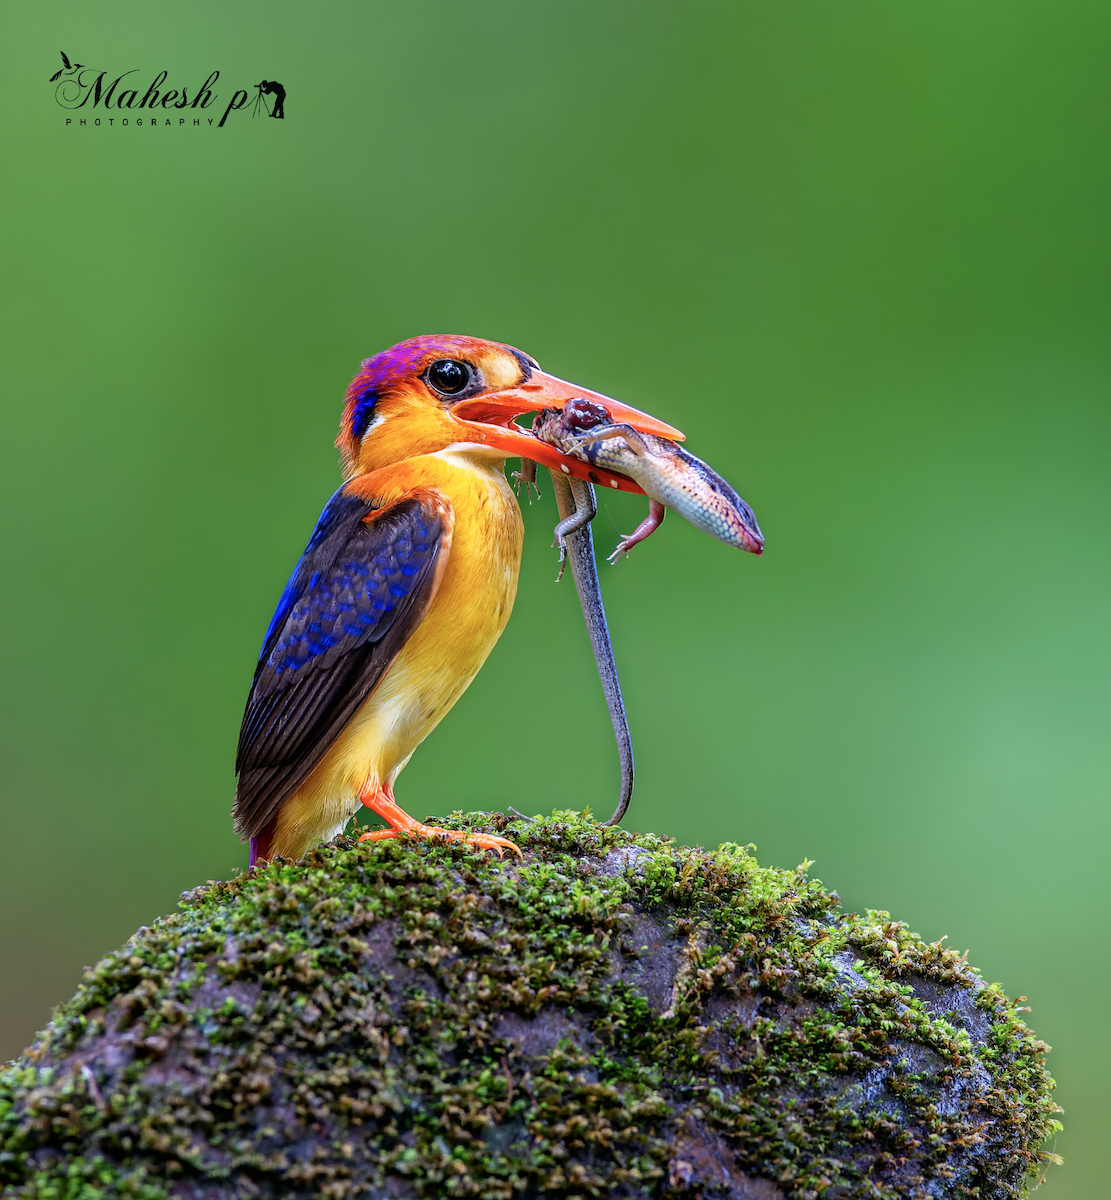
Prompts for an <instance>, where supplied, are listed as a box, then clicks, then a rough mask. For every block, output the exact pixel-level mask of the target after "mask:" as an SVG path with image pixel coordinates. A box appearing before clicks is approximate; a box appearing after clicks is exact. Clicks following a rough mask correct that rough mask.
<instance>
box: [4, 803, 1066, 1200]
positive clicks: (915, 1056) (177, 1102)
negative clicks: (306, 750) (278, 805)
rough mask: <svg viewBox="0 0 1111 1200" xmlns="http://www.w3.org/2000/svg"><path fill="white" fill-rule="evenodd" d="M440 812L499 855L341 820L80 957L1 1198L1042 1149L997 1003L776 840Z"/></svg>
mask: <svg viewBox="0 0 1111 1200" xmlns="http://www.w3.org/2000/svg"><path fill="white" fill-rule="evenodd" d="M483 822H485V823H483ZM448 823H449V824H451V823H452V822H448ZM454 824H455V826H456V827H460V828H462V827H469V828H485V829H487V830H491V829H496V830H498V831H502V832H504V831H506V830H507V829H508V831H509V836H512V837H514V838H515V839H516V840H517V841H518V842H519V843H520V844H521V846H522V848H523V849H524V851H525V858H524V860H523V861H520V862H519V861H516V860H512V861H511V860H508V859H507V860H504V861H499V860H498V859H497V858H494V857H492V856H490V855H487V854H482V853H475V852H472V851H471V850H469V849H467V848H465V847H461V846H459V845H444V844H442V843H437V844H412V843H409V842H407V841H392V842H378V843H368V844H364V845H361V846H355V845H353V844H352V843H351V842H350V841H348V840H346V839H342V838H341V839H338V840H337V842H335V843H334V844H333V845H331V846H329V847H324V848H321V849H320V850H318V851H316V852H314V853H313V854H311V855H310V856H309V857H308V858H307V859H306V860H304V861H303V862H299V863H284V862H280V861H279V862H278V863H275V864H271V865H268V866H266V867H264V868H263V869H262V870H259V871H256V872H255V873H253V874H250V875H247V876H243V877H241V878H239V879H236V880H234V881H232V882H229V883H214V884H210V885H208V886H207V887H204V888H199V889H197V890H196V891H195V892H192V893H188V894H187V895H186V896H185V897H183V910H182V911H181V912H180V913H178V914H175V915H173V916H170V917H167V918H165V919H164V920H162V921H159V922H158V923H157V924H156V925H155V926H154V927H152V928H149V929H146V928H144V929H141V930H140V931H139V932H138V933H137V934H136V935H135V936H134V937H133V938H132V939H131V941H130V942H129V943H128V944H127V946H126V947H124V948H123V949H122V950H121V951H119V952H118V953H116V954H112V955H109V956H108V957H107V958H105V959H104V960H103V961H102V962H101V963H99V964H98V965H97V966H96V967H95V968H93V969H91V970H90V971H88V972H87V974H86V977H85V982H84V984H83V985H82V987H81V988H80V989H79V991H78V993H77V995H76V996H75V997H74V999H73V1000H71V1001H70V1002H69V1003H68V1004H66V1005H65V1006H63V1007H62V1008H61V1009H60V1010H59V1011H58V1013H57V1014H56V1015H55V1017H54V1020H53V1021H52V1023H51V1025H50V1026H49V1027H48V1029H47V1030H46V1031H45V1032H44V1033H43V1034H42V1035H40V1037H39V1039H38V1040H37V1041H36V1042H35V1044H34V1045H33V1046H32V1047H31V1049H30V1050H29V1051H28V1052H27V1053H26V1054H25V1055H24V1056H23V1057H22V1058H21V1059H19V1060H17V1062H15V1063H13V1064H12V1065H11V1066H10V1067H9V1068H8V1069H7V1071H6V1072H5V1073H4V1074H3V1076H0V1184H2V1185H3V1186H4V1188H5V1191H4V1195H5V1196H28V1197H30V1196H35V1197H42V1198H44V1200H45V1197H48V1196H49V1197H51V1198H56V1200H92V1198H93V1197H99V1196H117V1195H118V1196H125V1195H131V1196H140V1197H149V1198H150V1200H155V1198H161V1197H166V1196H173V1197H181V1198H183V1200H184V1198H190V1200H193V1198H195V1200H223V1198H225V1197H279V1196H281V1197H300V1196H304V1197H310V1196H336V1197H341V1196H369V1197H428V1196H435V1197H441V1196H480V1197H491V1198H495V1197H496V1198H500V1197H504V1198H506V1200H508V1198H509V1197H529V1196H534V1197H547V1196H559V1197H567V1198H571V1197H583V1198H585V1197H621V1196H629V1197H632V1196H645V1197H647V1196H652V1197H657V1196H658V1197H680V1196H684V1197H696V1196H702V1197H707V1198H708V1197H712V1196H721V1197H734V1198H743V1200H809V1198H811V1197H818V1196H821V1197H822V1198H823V1200H833V1198H835V1197H836V1198H847V1197H873V1198H880V1197H911V1198H915V1197H923V1198H924V1197H934V1198H937V1197H950V1196H952V1197H957V1196H968V1197H972V1196H975V1197H979V1198H980V1200H996V1198H1002V1197H1013V1196H1018V1195H1020V1194H1022V1192H1023V1190H1024V1187H1025V1184H1026V1182H1027V1181H1028V1180H1029V1178H1030V1177H1031V1173H1032V1172H1036V1171H1037V1170H1038V1169H1039V1162H1040V1158H1041V1157H1046V1156H1040V1155H1039V1147H1040V1146H1041V1144H1042V1142H1043V1141H1044V1139H1045V1137H1046V1136H1047V1135H1048V1134H1049V1133H1051V1132H1052V1130H1053V1129H1054V1127H1055V1126H1056V1122H1055V1121H1054V1119H1053V1114H1054V1113H1055V1112H1056V1111H1057V1110H1056V1106H1055V1105H1054V1104H1053V1101H1052V1098H1051V1091H1052V1086H1053V1084H1052V1080H1051V1079H1050V1078H1049V1076H1048V1075H1047V1074H1046V1071H1045V1068H1044V1065H1043V1061H1042V1055H1043V1052H1044V1051H1045V1050H1046V1049H1047V1047H1046V1046H1045V1045H1044V1044H1043V1043H1041V1042H1038V1041H1037V1040H1036V1039H1035V1038H1034V1036H1033V1034H1032V1033H1031V1032H1030V1031H1029V1029H1027V1028H1026V1026H1025V1025H1024V1024H1023V1023H1022V1021H1021V1020H1020V1019H1019V1018H1018V1016H1017V1015H1016V1010H1015V1006H1014V1005H1013V1004H1012V1003H1011V1002H1010V1001H1009V1000H1008V999H1007V998H1006V996H1005V995H1004V994H1003V993H1002V991H1001V990H1000V989H999V988H998V987H996V986H993V985H987V984H985V983H984V982H983V980H982V979H981V978H980V977H979V976H978V975H977V974H976V973H975V972H974V971H972V970H970V969H969V968H968V967H967V966H966V964H965V962H964V960H963V958H961V957H960V956H958V955H957V954H956V953H955V952H953V951H951V950H947V949H945V948H943V947H942V946H941V944H940V943H935V944H932V945H927V944H925V943H923V942H922V941H921V940H920V939H919V938H918V937H917V936H916V935H914V934H912V933H910V932H909V931H908V930H907V928H906V927H905V926H904V925H902V924H900V923H898V922H894V921H892V920H891V918H890V917H889V915H888V914H887V913H877V912H872V913H867V914H865V915H863V916H858V915H855V914H850V913H845V912H843V911H841V909H840V908H839V905H838V900H837V897H836V896H835V895H833V894H831V893H830V892H828V891H825V890H824V889H823V888H822V887H821V885H820V884H819V883H817V882H815V881H812V880H810V879H808V878H807V875H806V870H805V865H804V867H800V868H799V869H798V870H796V871H780V870H775V869H769V868H762V867H760V866H759V865H758V864H757V863H756V861H755V860H754V859H753V858H752V857H751V856H750V855H749V854H748V853H747V851H746V849H744V848H742V847H740V846H735V845H725V846H723V847H721V848H719V849H718V850H717V851H715V852H713V853H709V852H706V851H703V850H696V849H689V848H685V847H681V846H677V845H675V844H674V843H672V842H669V841H665V840H663V839H660V838H657V837H653V836H643V835H642V836H633V835H631V834H629V833H626V832H624V831H622V830H612V829H601V828H599V827H597V826H595V825H594V824H593V823H592V822H590V821H587V820H584V819H582V818H581V817H580V816H578V815H577V814H573V813H563V814H556V816H555V817H554V818H551V819H549V820H547V821H545V822H543V823H536V824H531V825H526V824H525V823H524V822H521V821H513V822H506V821H505V819H504V818H501V817H500V816H498V817H496V818H494V819H493V820H492V823H491V819H490V818H482V817H480V816H479V817H474V816H472V817H460V816H456V818H455V819H454Z"/></svg>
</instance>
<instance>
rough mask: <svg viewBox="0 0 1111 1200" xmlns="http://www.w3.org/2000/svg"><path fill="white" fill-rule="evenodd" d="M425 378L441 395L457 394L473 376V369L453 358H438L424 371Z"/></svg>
mask: <svg viewBox="0 0 1111 1200" xmlns="http://www.w3.org/2000/svg"><path fill="white" fill-rule="evenodd" d="M425 378H426V379H427V380H428V383H429V384H430V385H431V386H432V387H434V388H435V389H436V391H438V392H439V393H440V394H441V395H443V396H458V395H459V393H460V392H461V391H463V390H464V389H465V388H466V386H467V384H469V383H470V382H471V380H472V379H473V378H474V371H473V370H472V369H471V367H470V366H469V365H468V364H467V363H465V362H456V360H455V359H454V358H438V359H437V360H436V361H435V362H434V363H433V364H432V365H431V366H430V367H429V368H428V370H427V371H426V372H425Z"/></svg>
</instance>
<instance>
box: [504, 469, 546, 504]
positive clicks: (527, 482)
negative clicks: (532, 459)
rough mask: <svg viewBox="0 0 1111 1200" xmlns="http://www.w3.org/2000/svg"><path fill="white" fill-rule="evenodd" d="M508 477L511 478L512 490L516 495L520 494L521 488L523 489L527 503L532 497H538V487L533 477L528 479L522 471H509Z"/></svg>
mask: <svg viewBox="0 0 1111 1200" xmlns="http://www.w3.org/2000/svg"><path fill="white" fill-rule="evenodd" d="M509 478H510V479H512V480H513V490H514V491H515V492H516V493H517V495H518V496H519V495H520V494H521V488H524V489H525V495H526V496H527V497H528V502H529V504H531V503H532V502H533V500H534V499H535V500H539V499H540V488H539V487H538V486H537V483H536V480H535V479H529V477H528V476H527V475H525V474H524V473H523V472H522V471H511V472H510V475H509Z"/></svg>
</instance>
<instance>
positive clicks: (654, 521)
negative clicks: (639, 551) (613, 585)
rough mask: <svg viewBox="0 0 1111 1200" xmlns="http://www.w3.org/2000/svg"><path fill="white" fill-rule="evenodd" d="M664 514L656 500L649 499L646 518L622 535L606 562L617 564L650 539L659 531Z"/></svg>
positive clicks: (663, 509)
mask: <svg viewBox="0 0 1111 1200" xmlns="http://www.w3.org/2000/svg"><path fill="white" fill-rule="evenodd" d="M666 512H667V509H666V508H664V506H663V505H662V504H661V503H660V502H659V501H658V500H653V499H651V498H649V500H648V516H646V517H645V518H644V520H643V521H641V523H640V524H639V525H638V526H637V527H636V529H634V530H633V532H632V533H627V534H622V537H621V541H620V542H618V543H617V549H616V550H615V551H614V552H613V553H612V554H611V555H610V556H609V559H608V560H607V561H609V562H611V563H615V562H617V561H618V559H620V558H623V557H624V556H625V555H626V554H628V553H629V551H630V550H631V549H632V548H633V547H634V546H636V545H638V544H639V543H640V542H643V541H644V539H645V538H646V537H651V536H652V534H654V533H655V532H656V530H657V529H659V527H660V525H661V524H662V522H663V519H664V514H665V513H666Z"/></svg>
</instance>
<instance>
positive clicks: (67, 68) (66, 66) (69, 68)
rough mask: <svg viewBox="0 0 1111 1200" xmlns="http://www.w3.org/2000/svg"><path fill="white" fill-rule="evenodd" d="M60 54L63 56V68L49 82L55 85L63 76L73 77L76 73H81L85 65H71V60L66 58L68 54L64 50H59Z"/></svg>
mask: <svg viewBox="0 0 1111 1200" xmlns="http://www.w3.org/2000/svg"><path fill="white" fill-rule="evenodd" d="M58 53H59V54H60V55H61V56H62V63H63V66H62V69H61V70H60V71H55V72H54V74H53V75H51V76H50V79H49V81H48V82H50V83H53V82H54V81H55V80H56V79H61V78H62V76H63V75H72V74H73V73H74V72H76V71H80V70H81V68H82V67H83V66H84V65H85V64H84V63H72V64H71V63H70V61H69V59H68V58H66V52H65V51H64V50H59V51H58Z"/></svg>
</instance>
